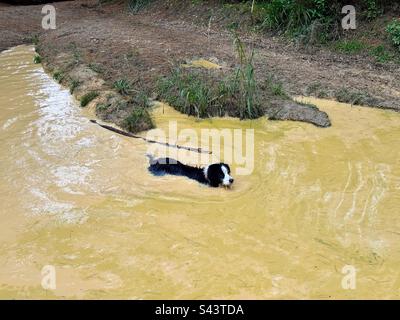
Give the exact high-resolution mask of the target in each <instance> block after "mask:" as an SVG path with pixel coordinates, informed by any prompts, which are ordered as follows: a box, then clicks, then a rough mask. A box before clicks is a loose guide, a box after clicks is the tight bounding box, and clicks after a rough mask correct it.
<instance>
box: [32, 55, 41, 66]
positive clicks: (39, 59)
mask: <svg viewBox="0 0 400 320" xmlns="http://www.w3.org/2000/svg"><path fill="white" fill-rule="evenodd" d="M33 63H36V64H39V63H42V57H41V56H40V55H38V54H35V56H34V57H33Z"/></svg>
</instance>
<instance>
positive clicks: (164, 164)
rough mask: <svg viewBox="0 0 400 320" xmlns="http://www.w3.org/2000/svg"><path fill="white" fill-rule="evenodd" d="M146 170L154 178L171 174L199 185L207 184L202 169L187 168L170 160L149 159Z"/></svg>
mask: <svg viewBox="0 0 400 320" xmlns="http://www.w3.org/2000/svg"><path fill="white" fill-rule="evenodd" d="M148 169H149V171H150V172H151V173H152V174H154V175H155V176H163V175H165V174H171V175H174V176H185V177H188V178H190V179H194V180H197V181H198V182H200V183H205V184H206V183H207V180H206V178H205V176H204V173H203V169H202V168H195V167H191V166H187V165H185V164H183V163H181V162H179V161H177V160H175V159H171V158H159V159H153V158H151V157H150V166H149V168H148Z"/></svg>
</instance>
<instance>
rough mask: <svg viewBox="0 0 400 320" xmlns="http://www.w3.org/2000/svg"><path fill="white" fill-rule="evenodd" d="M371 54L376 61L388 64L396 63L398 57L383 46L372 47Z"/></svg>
mask: <svg viewBox="0 0 400 320" xmlns="http://www.w3.org/2000/svg"><path fill="white" fill-rule="evenodd" d="M369 54H370V55H371V56H373V57H374V58H375V59H376V61H378V62H381V63H386V62H389V61H396V58H397V57H396V55H395V54H393V53H391V52H390V51H388V50H387V49H386V48H385V47H384V46H383V45H379V46H376V47H372V48H371V49H370V50H369Z"/></svg>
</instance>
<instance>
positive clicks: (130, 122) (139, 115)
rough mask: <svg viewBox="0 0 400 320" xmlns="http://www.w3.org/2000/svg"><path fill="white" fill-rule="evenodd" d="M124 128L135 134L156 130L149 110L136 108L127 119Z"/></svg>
mask: <svg viewBox="0 0 400 320" xmlns="http://www.w3.org/2000/svg"><path fill="white" fill-rule="evenodd" d="M122 127H123V128H124V129H126V130H128V131H129V132H133V133H135V132H140V131H144V130H148V129H151V128H154V123H153V119H152V118H151V116H150V113H149V111H148V109H147V108H143V107H137V106H136V107H134V109H133V111H132V112H131V114H130V115H129V116H128V117H127V118H125V120H124V121H123V123H122Z"/></svg>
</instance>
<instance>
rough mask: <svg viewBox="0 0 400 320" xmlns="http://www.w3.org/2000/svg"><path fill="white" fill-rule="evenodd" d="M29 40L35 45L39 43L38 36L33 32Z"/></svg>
mask: <svg viewBox="0 0 400 320" xmlns="http://www.w3.org/2000/svg"><path fill="white" fill-rule="evenodd" d="M30 42H31V43H32V44H33V45H35V46H37V45H38V44H39V36H38V35H37V34H33V35H32V36H31V37H30Z"/></svg>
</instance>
